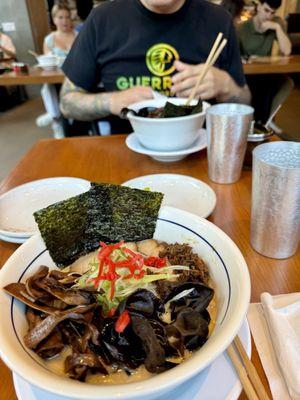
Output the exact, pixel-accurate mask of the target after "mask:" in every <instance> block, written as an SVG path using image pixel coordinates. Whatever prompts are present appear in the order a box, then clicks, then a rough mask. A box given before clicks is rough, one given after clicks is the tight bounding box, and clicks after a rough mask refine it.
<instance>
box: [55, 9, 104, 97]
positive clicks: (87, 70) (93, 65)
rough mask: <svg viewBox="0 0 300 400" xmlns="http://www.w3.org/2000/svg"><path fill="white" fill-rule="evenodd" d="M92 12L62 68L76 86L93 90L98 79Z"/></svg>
mask: <svg viewBox="0 0 300 400" xmlns="http://www.w3.org/2000/svg"><path fill="white" fill-rule="evenodd" d="M93 16H94V13H93V12H92V13H91V14H90V16H89V17H88V19H87V20H86V22H85V23H84V26H83V28H82V29H81V31H80V33H79V34H78V36H77V38H76V40H75V42H74V44H73V46H72V48H71V50H70V52H69V54H68V56H67V58H66V60H65V62H64V64H63V66H62V70H63V71H64V73H65V74H66V76H67V77H68V78H69V79H70V81H71V82H73V83H74V84H75V85H76V86H79V87H80V88H82V89H84V90H86V91H88V92H95V91H96V90H97V85H98V83H99V81H100V71H99V67H98V65H97V35H98V32H97V29H96V27H97V25H98V24H97V25H96V23H95V20H94V18H93Z"/></svg>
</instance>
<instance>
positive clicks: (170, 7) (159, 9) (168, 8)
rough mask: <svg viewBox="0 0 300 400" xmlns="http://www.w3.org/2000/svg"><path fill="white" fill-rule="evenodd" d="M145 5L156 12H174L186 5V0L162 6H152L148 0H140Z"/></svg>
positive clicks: (178, 0)
mask: <svg viewBox="0 0 300 400" xmlns="http://www.w3.org/2000/svg"><path fill="white" fill-rule="evenodd" d="M140 2H141V3H142V4H143V6H144V7H146V8H147V9H148V10H150V11H152V12H154V13H156V14H173V13H175V12H176V11H178V10H180V8H181V7H182V6H183V5H184V3H185V2H186V0H177V1H176V2H174V3H173V4H171V5H169V4H167V5H162V6H151V5H149V4H148V2H147V0H140Z"/></svg>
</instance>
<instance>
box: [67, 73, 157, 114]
mask: <svg viewBox="0 0 300 400" xmlns="http://www.w3.org/2000/svg"><path fill="white" fill-rule="evenodd" d="M152 97H153V95H152V90H151V88H149V87H141V86H136V87H133V88H130V89H127V90H122V91H119V92H109V93H96V94H93V93H89V92H87V91H86V90H84V89H82V88H80V87H78V86H76V85H74V83H72V82H71V81H70V80H69V79H68V78H66V79H65V82H64V84H63V86H62V89H61V92H60V107H61V111H62V113H63V115H64V116H65V117H66V118H74V119H77V120H79V121H92V120H95V119H100V118H104V117H107V116H108V115H110V114H114V115H119V114H120V112H121V110H122V108H124V107H127V106H128V105H129V104H132V103H136V102H138V101H142V100H146V99H151V98H152Z"/></svg>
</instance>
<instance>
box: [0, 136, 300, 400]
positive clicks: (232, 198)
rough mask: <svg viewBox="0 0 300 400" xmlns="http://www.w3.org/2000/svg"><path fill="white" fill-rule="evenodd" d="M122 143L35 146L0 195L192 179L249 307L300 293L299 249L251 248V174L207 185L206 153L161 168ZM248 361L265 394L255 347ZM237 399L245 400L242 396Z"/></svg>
mask: <svg viewBox="0 0 300 400" xmlns="http://www.w3.org/2000/svg"><path fill="white" fill-rule="evenodd" d="M124 139H125V136H124V135H115V136H109V137H82V138H69V139H61V140H55V139H50V140H42V141H39V142H38V143H37V144H35V145H34V147H33V148H32V149H31V150H30V151H29V153H27V154H26V155H25V156H24V158H22V159H21V161H20V162H19V164H18V165H17V166H16V167H15V169H14V170H13V171H12V172H11V173H10V174H9V175H8V177H7V178H6V179H5V180H4V181H3V182H2V184H1V186H0V193H3V192H5V191H7V190H9V189H11V188H13V187H15V186H17V185H20V184H22V183H25V182H29V181H32V180H35V179H41V178H47V177H55V176H74V177H80V178H85V179H88V180H92V181H98V182H110V183H117V184H119V183H122V182H124V181H126V180H128V179H131V178H134V177H137V176H141V175H147V174H155V173H177V174H185V175H190V176H193V177H195V178H198V179H201V180H202V181H204V182H207V183H209V185H210V186H211V187H212V188H213V189H214V190H215V192H216V195H217V206H216V209H215V210H214V212H213V214H212V215H211V216H210V217H209V220H210V221H212V222H213V223H215V224H216V225H218V226H219V227H220V228H221V229H223V231H225V232H226V233H227V234H228V235H229V236H230V237H231V238H232V239H233V240H234V241H235V243H236V244H237V245H238V246H239V248H240V250H241V251H242V253H243V255H244V257H245V259H246V261H247V263H248V266H249V270H250V275H251V282H252V295H251V301H252V302H253V301H256V302H257V301H259V296H260V294H261V293H262V292H264V291H268V292H270V293H271V294H279V293H288V292H295V291H297V290H299V285H300V268H299V266H300V249H299V250H298V252H297V254H296V255H295V256H294V257H291V258H289V259H287V260H273V259H269V258H266V257H263V256H261V255H259V254H258V253H256V252H255V251H254V250H253V249H252V248H251V247H250V245H249V217H250V200H251V172H250V171H244V172H243V174H242V177H241V179H240V180H239V182H237V183H235V184H232V185H218V184H215V183H212V182H210V181H209V179H208V176H207V160H206V151H205V150H203V151H201V152H199V153H195V154H193V155H191V156H189V157H187V158H186V159H184V160H182V161H179V162H176V163H159V162H157V161H154V160H152V159H151V158H149V157H147V156H144V155H141V154H136V153H133V152H132V151H130V150H129V149H128V148H127V147H126V145H125V142H124ZM17 247H18V246H17V245H16V244H12V243H6V242H2V241H0V265H1V266H3V264H4V263H5V261H6V260H7V259H8V257H9V256H10V255H11V254H12V253H13V252H14V251H15V250H16V248H17ZM252 345H253V343H252ZM252 359H253V361H254V363H255V365H256V368H257V370H258V372H259V374H260V376H261V378H262V380H263V382H264V385H265V386H266V388H267V390H268V391H269V388H268V383H267V380H266V378H265V375H264V372H263V370H262V367H261V364H260V361H259V357H258V355H257V352H256V349H255V347H254V349H253V354H252ZM0 376H1V379H0V393H1V396H0V397H1V400H16V395H15V392H14V388H13V383H12V377H11V372H10V371H9V369H8V368H7V367H6V366H5V365H4V364H3V363H2V362H1V361H0ZM269 393H270V392H269ZM270 397H271V396H270ZM241 399H244V400H245V399H246V397H245V395H244V394H242V395H241Z"/></svg>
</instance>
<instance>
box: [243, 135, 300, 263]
mask: <svg viewBox="0 0 300 400" xmlns="http://www.w3.org/2000/svg"><path fill="white" fill-rule="evenodd" d="M252 171H253V176H252V210H251V235H250V236H251V238H250V241H251V245H252V247H253V248H254V250H256V251H257V252H258V253H260V254H263V255H264V256H267V257H271V258H287V257H290V256H292V255H293V254H294V253H295V252H296V250H297V247H298V243H299V239H300V143H296V142H270V143H265V144H261V145H260V146H258V147H256V148H255V150H254V151H253V168H252Z"/></svg>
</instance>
